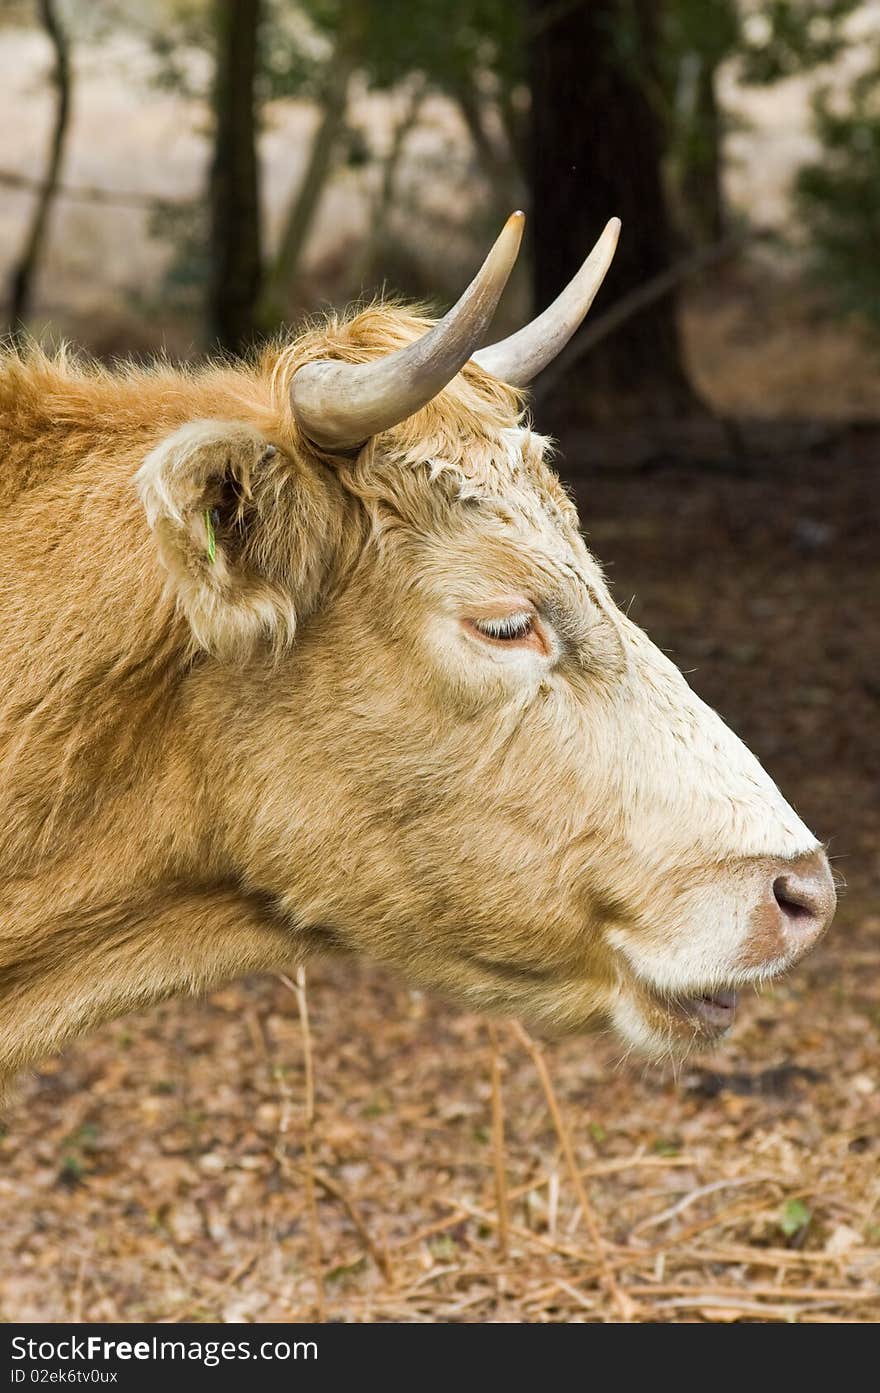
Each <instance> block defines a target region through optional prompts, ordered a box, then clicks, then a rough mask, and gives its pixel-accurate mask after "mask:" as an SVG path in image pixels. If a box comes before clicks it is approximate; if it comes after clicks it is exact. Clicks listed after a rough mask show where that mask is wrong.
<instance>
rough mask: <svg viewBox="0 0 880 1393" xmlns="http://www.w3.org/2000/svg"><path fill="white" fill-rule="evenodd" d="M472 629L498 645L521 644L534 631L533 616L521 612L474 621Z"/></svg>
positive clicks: (524, 611)
mask: <svg viewBox="0 0 880 1393" xmlns="http://www.w3.org/2000/svg"><path fill="white" fill-rule="evenodd" d="M473 625H474V628H475V629H476V630H477V632H478V633H480V634H482V635H483V637H484V638H491V639H495V640H496V641H497V642H499V643H521V642H522V640H523V639H525V638H528V637H529V635H530V634H531V633H532V631H533V629H534V616H533V615H531V614H529V613H528V612H527V611H526V610H523V611H522V612H521V613H519V614H504V615H500V616H498V617H496V618H493V619H475V620H474V621H473Z"/></svg>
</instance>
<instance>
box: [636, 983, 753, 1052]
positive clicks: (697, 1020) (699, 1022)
mask: <svg viewBox="0 0 880 1393" xmlns="http://www.w3.org/2000/svg"><path fill="white" fill-rule="evenodd" d="M736 1004H737V994H736V992H735V990H734V989H733V988H732V987H719V988H715V987H712V988H709V989H707V990H706V991H702V992H701V991H695V992H681V993H679V994H677V995H675V994H672V993H670V992H661V991H658V990H657V989H656V988H654V987H647V988H646V986H645V984H644V983H642V1006H643V1009H644V1010H645V1011H646V1016H647V1020H648V1022H649V1023H650V1024H651V1025H653V1026H654V1028H655V1029H658V1028H659V1029H660V1030H661V1031H663V1032H664V1034H666V1033H667V1032H669V1031H670V1030H671V1031H672V1033H673V1035H674V1036H678V1037H679V1039H680V1041H681V1043H682V1044H683V1045H688V1046H691V1047H693V1046H694V1045H699V1044H700V1043H702V1044H704V1045H712V1044H714V1043H716V1042H717V1041H718V1040H720V1039H721V1037H722V1036H723V1035H726V1034H727V1032H728V1030H730V1027H731V1026H732V1025H733V1022H734V1018H735V1016H736Z"/></svg>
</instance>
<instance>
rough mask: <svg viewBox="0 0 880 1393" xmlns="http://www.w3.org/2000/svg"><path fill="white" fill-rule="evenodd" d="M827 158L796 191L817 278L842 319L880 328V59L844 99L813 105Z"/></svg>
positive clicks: (801, 177) (804, 174)
mask: <svg viewBox="0 0 880 1393" xmlns="http://www.w3.org/2000/svg"><path fill="white" fill-rule="evenodd" d="M813 121H814V128H815V131H816V134H817V136H818V137H819V140H820V141H821V143H822V157H821V159H820V160H817V161H815V162H814V163H812V164H808V165H805V166H804V167H803V168H802V169H801V170H800V172H799V174H798V177H797V181H796V184H795V197H796V200H797V206H798V209H799V212H800V214H801V220H802V223H803V225H804V227H805V229H806V231H807V233H808V234H809V237H810V244H811V251H812V262H813V269H814V272H815V274H816V276H817V278H819V279H820V280H821V282H822V283H823V285H825V286H826V287H827V288H828V289H829V290H830V291H831V293H832V295H833V296H834V298H835V299H836V301H837V303H838V304H839V305H840V307H841V309H842V310H843V311H844V312H855V313H858V314H859V315H861V316H863V317H864V318H866V319H867V320H868V321H870V322H871V323H872V324H873V325H875V326H876V327H877V328H880V55H878V57H877V60H876V61H875V63H874V64H873V65H872V66H871V68H870V69H868V70H867V71H866V72H863V73H861V74H860V76H859V77H858V78H856V80H855V81H854V82H853V83H852V85H851V87H850V89H849V92H848V93H847V95H846V98H845V100H843V101H841V100H840V98H839V97H835V96H834V95H833V94H832V93H831V91H830V90H829V89H827V88H823V89H821V90H820V91H819V92H818V94H817V95H816V97H815V99H814V102H813Z"/></svg>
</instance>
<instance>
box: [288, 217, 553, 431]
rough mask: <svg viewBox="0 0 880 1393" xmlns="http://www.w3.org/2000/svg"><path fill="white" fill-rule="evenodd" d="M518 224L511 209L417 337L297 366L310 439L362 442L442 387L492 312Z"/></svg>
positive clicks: (301, 415)
mask: <svg viewBox="0 0 880 1393" xmlns="http://www.w3.org/2000/svg"><path fill="white" fill-rule="evenodd" d="M524 223H525V217H524V215H523V214H522V213H511V215H510V217H509V218H508V219H507V222H506V223H505V224H504V227H503V229H502V231H501V235H500V236H499V238H498V240H497V241H496V242H495V245H494V246H493V248H492V250H491V251H490V252H489V255H488V256H487V257H486V260H485V261H484V262H483V264H482V266H481V267H480V269H479V271H478V272H477V274H476V276H475V277H474V279H473V280H472V281H471V283H470V285H469V286H468V288H467V290H466V291H465V292H464V294H463V295H462V297H461V299H460V300H459V301H458V302H457V304H455V305H453V307H452V309H451V310H450V311H449V313H448V314H446V315H445V316H444V317H443V319H441V320H440V321H439V323H437V324H435V325H434V327H433V328H432V329H429V330H428V332H427V333H426V334H423V335H422V337H421V338H420V339H417V340H416V342H415V343H412V344H408V345H407V347H406V348H399V349H397V351H396V352H394V353H389V354H387V355H386V357H384V358H379V359H377V360H376V361H375V362H372V363H340V362H335V361H333V360H330V359H321V360H320V361H318V362H314V363H305V364H304V365H303V367H301V368H300V369H299V371H298V372H297V373H296V375H295V376H294V379H293V383H292V385H291V388H290V400H291V405H292V407H293V414H294V416H295V417H296V419H297V420H298V421H299V423H300V425H301V426H302V428H303V430H304V431H305V433H306V435H307V436H308V437H309V439H310V440H313V441H314V442H315V444H316V445H320V446H322V447H323V448H324V449H327V450H347V449H351V448H353V447H354V446H356V445H362V444H363V443H364V441H365V440H368V439H369V438H370V436H371V435H376V434H377V433H378V432H379V431H382V430H388V429H389V427H391V426H396V425H397V423H398V421H402V420H404V419H405V417H407V416H411V415H412V414H413V412H414V411H418V410H419V408H420V407H422V406H424V405H425V403H426V402H429V401H430V400H431V398H432V397H435V396H436V395H437V393H438V392H440V391H442V390H443V388H444V387H445V386H446V384H447V382H450V381H451V380H452V378H453V377H454V376H455V374H456V373H457V372H458V370H459V368H461V367H463V366H464V364H465V363H466V362H467V361H468V359H469V358H470V356H471V354H472V352H473V349H474V345H475V344H477V343H479V341H480V339H481V337H482V335H483V334H484V332H485V330H486V327H487V325H488V324H489V321H490V320H491V318H492V315H493V314H494V313H495V306H496V305H497V304H498V301H499V300H500V298H501V292H502V291H503V289H504V287H505V285H506V284H507V278H508V276H509V275H510V273H511V271H512V270H513V263H514V262H515V261H516V254H517V252H518V251H519V244H520V241H521V240H522V233H523V225H524Z"/></svg>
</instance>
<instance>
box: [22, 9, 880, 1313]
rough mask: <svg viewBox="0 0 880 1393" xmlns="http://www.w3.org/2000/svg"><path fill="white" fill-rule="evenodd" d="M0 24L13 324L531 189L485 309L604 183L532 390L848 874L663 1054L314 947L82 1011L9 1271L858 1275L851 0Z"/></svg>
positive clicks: (228, 1301) (544, 425) (681, 656)
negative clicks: (566, 341) (291, 961)
mask: <svg viewBox="0 0 880 1393" xmlns="http://www.w3.org/2000/svg"><path fill="white" fill-rule="evenodd" d="M0 25H2V27H0V249H2V260H0V315H2V316H3V318H4V319H5V327H6V329H7V331H8V332H9V333H10V334H11V335H12V336H14V337H19V338H21V337H23V336H24V335H25V334H32V335H35V336H36V337H38V338H41V339H43V340H46V341H49V342H52V341H54V342H58V341H60V340H62V339H65V338H70V339H71V340H73V341H74V342H75V343H76V344H78V345H81V346H82V347H83V348H85V349H86V350H88V351H90V352H92V353H93V354H96V355H98V356H99V357H101V358H105V359H112V358H113V357H115V356H126V355H135V356H137V357H144V356H149V355H150V354H152V353H154V352H157V351H161V352H165V353H167V354H169V355H170V356H171V357H172V358H174V359H176V360H180V361H187V360H192V359H194V358H197V357H199V356H200V355H203V354H205V353H209V352H214V351H217V350H222V351H232V352H235V351H238V350H240V349H246V348H247V347H248V346H249V345H250V344H251V343H252V342H255V341H258V340H260V339H261V338H263V337H264V336H265V335H267V334H271V333H275V332H278V331H282V332H283V331H286V330H288V329H289V331H292V329H290V326H295V323H296V321H297V319H298V318H299V317H300V316H302V315H303V314H310V313H314V312H318V311H320V310H321V308H322V306H324V305H326V304H328V303H331V304H335V305H341V304H344V303H346V302H348V301H350V300H352V299H356V298H359V297H362V296H372V295H374V294H377V293H383V292H385V291H387V292H389V293H395V294H398V293H400V294H404V295H407V296H412V297H416V298H418V299H420V300H423V301H427V302H429V303H430V304H431V305H433V306H435V307H436V308H437V309H438V310H439V309H442V308H443V307H444V306H445V305H447V304H448V303H450V302H451V301H452V300H453V299H454V298H455V297H456V296H457V294H458V293H459V292H460V290H461V289H462V287H463V286H464V284H465V283H466V282H467V280H468V279H469V278H470V276H471V274H472V273H473V271H474V269H475V268H476V266H477V265H478V263H479V261H480V259H481V257H482V255H483V253H484V251H485V249H486V247H487V246H488V244H489V242H490V241H491V239H492V238H493V237H494V235H495V233H496V232H497V230H498V228H499V226H500V224H501V222H502V221H503V219H504V217H505V216H506V215H507V213H508V212H509V211H510V210H511V209H513V208H515V207H520V206H521V207H524V208H525V209H526V210H527V212H528V214H529V224H528V229H529V230H528V237H527V243H526V246H525V248H524V253H523V256H522V264H521V266H520V267H518V268H517V271H516V273H515V276H514V280H513V282H512V284H511V286H510V288H509V289H508V291H507V293H506V296H505V300H504V301H503V302H502V306H501V309H500V312H499V316H498V320H497V321H496V326H495V329H494V330H493V336H498V335H499V334H500V333H501V332H507V331H509V330H511V329H513V328H515V327H518V326H519V325H520V324H521V323H522V322H524V320H525V319H526V318H527V317H528V315H529V314H531V313H532V312H533V311H534V310H539V309H542V308H543V307H544V306H545V305H546V304H547V303H548V301H549V300H550V299H551V298H552V296H553V295H554V294H555V293H556V292H557V291H558V290H559V289H560V288H561V286H562V285H563V284H564V283H565V281H566V280H567V279H568V278H569V277H570V276H571V275H572V274H573V273H574V271H575V270H576V268H577V266H578V265H579V263H580V261H581V259H582V258H583V256H584V254H585V252H586V251H587V250H588V248H589V247H590V246H591V245H592V243H593V242H594V240H595V238H596V236H597V235H598V233H599V231H600V230H601V228H602V226H603V225H604V223H605V221H606V219H607V218H608V217H609V216H611V215H612V214H617V215H619V216H621V217H622V219H623V234H622V238H621V244H620V250H619V252H618V256H617V259H616V260H615V263H614V265H613V267H612V270H611V273H610V274H609V277H608V279H607V282H606V284H605V286H604V287H603V289H602V291H601V292H600V295H599V297H598V298H597V301H596V304H595V306H594V308H593V311H592V313H591V315H590V317H589V318H588V320H587V323H586V325H585V326H584V328H583V329H582V331H581V332H580V333H579V334H578V335H577V336H576V337H575V339H574V340H573V342H572V344H571V345H570V346H569V348H568V350H566V352H565V353H564V354H563V355H562V357H561V358H560V359H559V360H558V362H557V363H556V364H555V365H554V366H553V367H552V368H550V369H548V370H547V372H546V373H545V375H544V377H543V378H542V379H541V380H540V382H539V383H537V384H536V389H535V397H534V411H535V416H536V419H537V423H538V426H539V427H540V428H541V429H543V430H551V431H552V432H554V433H555V434H556V435H557V436H558V437H559V438H560V441H561V444H562V446H563V456H562V459H561V463H560V468H561V471H562V472H563V474H564V475H565V477H566V479H567V480H568V482H569V484H570V485H571V487H572V489H573V491H574V492H575V494H576V496H577V498H578V502H579V505H580V508H581V515H582V518H583V521H584V525H585V527H586V529H587V531H588V534H589V539H590V542H591V545H592V546H593V547H594V549H595V550H596V552H597V553H598V555H599V556H600V558H601V559H602V560H603V561H604V562H605V563H606V565H607V566H608V568H609V574H610V577H611V580H612V582H613V584H614V587H615V592H616V594H617V596H618V599H619V600H620V601H621V603H627V602H629V601H630V597H632V608H631V613H632V614H633V616H634V617H635V618H636V619H637V620H638V621H639V622H640V623H643V624H644V625H645V626H646V627H647V628H648V629H649V631H650V632H651V634H652V636H653V637H654V638H655V640H656V641H657V642H658V643H660V644H661V645H662V646H663V647H665V648H667V649H668V650H669V651H670V652H671V653H672V654H673V656H674V658H675V660H676V661H677V662H678V663H679V665H680V666H681V667H682V668H683V669H684V670H685V671H687V672H688V674H689V678H690V680H691V682H692V683H693V685H694V686H695V687H696V688H697V690H698V691H700V693H701V694H702V695H703V696H705V697H706V699H707V700H708V701H710V703H711V704H712V705H714V706H716V707H717V708H718V709H719V710H720V711H721V712H722V714H723V715H724V716H725V718H727V719H729V720H730V722H731V723H732V724H733V725H734V727H735V728H736V729H737V730H738V731H739V732H740V733H741V734H742V735H743V736H744V738H745V739H746V740H747V741H748V742H749V744H750V745H751V746H752V748H754V749H755V750H756V752H757V753H758V754H759V756H760V757H761V758H762V760H763V761H764V762H765V763H766V764H767V765H768V767H769V768H770V770H771V772H772V773H773V774H774V776H775V777H777V778H778V779H779V781H780V783H781V784H782V787H783V788H784V790H785V792H786V793H787V795H789V796H790V797H791V799H792V801H793V802H794V803H795V805H796V807H797V808H798V810H799V811H800V812H801V813H802V814H803V816H804V817H805V819H806V820H807V821H808V822H809V823H810V824H811V825H812V826H813V827H814V828H815V830H816V831H817V833H818V834H819V835H820V836H822V837H824V838H828V839H829V840H830V847H831V854H832V856H833V857H834V863H835V866H836V868H837V870H838V872H839V873H840V874H841V876H842V877H844V878H845V879H846V881H847V889H846V891H845V894H844V895H843V897H842V901H841V907H840V911H839V914H838V919H837V921H836V924H835V926H834V929H833V930H832V933H831V935H830V936H829V938H828V940H827V942H826V944H825V945H823V946H822V948H821V949H820V950H819V951H818V952H817V953H816V954H815V955H813V957H812V958H811V959H810V960H809V962H808V963H807V964H806V965H805V967H804V968H802V969H801V970H799V971H798V972H797V973H796V974H795V975H794V976H793V977H792V978H791V979H790V980H788V981H785V982H783V983H779V984H777V985H776V986H775V987H774V988H773V989H772V990H770V991H768V992H766V993H765V994H764V995H763V996H762V997H761V998H760V999H759V1000H756V1001H754V1002H751V1003H748V1002H747V1003H745V1004H744V1006H743V1008H742V1012H741V1017H742V1018H741V1021H740V1022H739V1024H738V1026H737V1028H736V1031H735V1033H734V1038H733V1040H732V1042H731V1043H730V1045H729V1046H727V1047H726V1048H725V1049H724V1051H723V1052H720V1053H719V1055H718V1056H716V1057H715V1058H714V1059H711V1060H696V1061H692V1062H691V1063H689V1064H688V1065H687V1066H686V1067H685V1068H684V1069H683V1070H682V1071H681V1072H680V1073H679V1074H678V1075H677V1076H675V1075H668V1074H666V1073H663V1072H661V1071H658V1070H657V1069H652V1070H650V1071H647V1072H646V1073H644V1074H643V1073H642V1072H641V1071H640V1069H639V1068H638V1067H637V1066H634V1065H633V1064H632V1063H627V1064H623V1065H621V1064H620V1061H619V1050H616V1049H615V1047H614V1045H613V1044H612V1043H609V1042H608V1041H607V1040H599V1041H596V1040H576V1041H569V1042H565V1043H556V1044H553V1043H548V1044H546V1045H545V1046H542V1047H541V1046H534V1045H533V1044H532V1042H530V1041H529V1040H528V1038H527V1037H524V1036H522V1034H517V1032H516V1030H515V1029H511V1027H508V1026H504V1025H499V1026H498V1027H497V1030H496V1032H495V1034H494V1036H492V1035H490V1033H488V1031H487V1027H486V1024H485V1022H482V1021H480V1020H477V1019H475V1018H473V1017H468V1016H462V1015H460V1014H457V1013H455V1012H453V1011H451V1010H450V1009H449V1008H448V1007H446V1006H444V1005H443V1004H442V1003H437V1002H433V1001H429V1000H425V999H424V998H423V997H421V995H420V994H418V993H413V992H410V991H409V990H408V989H407V988H406V987H405V986H403V985H401V984H400V983H399V982H397V981H394V980H392V979H390V978H389V977H388V976H386V975H385V974H384V973H381V972H379V971H377V970H374V969H372V968H370V967H369V966H366V965H361V964H346V963H337V962H333V963H318V964H315V965H314V967H312V968H310V970H309V1005H310V1019H309V1021H306V1020H305V1018H304V1017H303V1015H302V1012H301V1010H298V1006H299V1007H300V1008H301V1007H302V1005H303V999H302V989H301V987H299V986H298V985H297V983H295V982H291V981H290V980H288V979H283V980H282V979H279V980H277V981H276V980H272V981H257V982H248V983H244V984H237V985H235V986H232V987H230V988H229V989H228V990H226V991H223V992H218V993H215V994H214V995H213V996H212V997H211V998H210V999H209V1001H208V1002H205V1003H192V1002H190V1003H172V1004H171V1005H169V1006H166V1007H163V1008H161V1010H159V1011H158V1012H153V1013H152V1014H151V1015H150V1016H148V1017H144V1018H138V1019H132V1020H130V1021H124V1022H121V1023H119V1024H118V1025H114V1026H112V1027H108V1028H106V1029H105V1030H103V1031H102V1032H100V1033H99V1034H98V1035H97V1036H96V1037H94V1038H93V1039H92V1040H90V1041H86V1042H84V1043H82V1044H80V1045H79V1046H78V1047H77V1048H76V1049H75V1050H72V1051H71V1052H70V1053H69V1054H68V1055H67V1056H65V1057H63V1058H56V1059H51V1060H47V1061H45V1063H44V1065H43V1066H42V1067H41V1068H40V1069H39V1070H38V1071H36V1072H35V1073H34V1074H33V1075H32V1076H31V1077H30V1078H29V1079H28V1080H27V1081H26V1082H25V1085H24V1087H23V1090H22V1099H21V1102H20V1104H19V1105H18V1106H17V1107H15V1108H13V1109H12V1110H11V1112H10V1115H9V1117H8V1119H7V1124H6V1131H5V1132H4V1133H3V1134H2V1135H0V1206H2V1207H3V1219H2V1223H0V1250H2V1258H3V1261H2V1262H0V1317H2V1318H4V1319H12V1320H15V1319H24V1320H35V1319H55V1320H111V1321H118V1320H130V1319H147V1320H156V1319H165V1320H181V1319H224V1320H230V1321H236V1320H260V1319H297V1318H309V1317H311V1316H313V1315H314V1314H316V1313H317V1314H318V1315H328V1316H330V1317H332V1318H335V1319H351V1320H384V1319H392V1320H550V1321H553V1320H600V1319H615V1318H620V1317H621V1315H629V1316H632V1317H633V1318H635V1319H652V1320H673V1321H682V1320H685V1321H688V1320H709V1321H715V1320H721V1321H735V1320H786V1321H792V1320H794V1321H810V1322H819V1321H842V1320H853V1321H876V1319H877V1314H878V1309H880V1306H878V1301H880V1287H878V1282H880V1167H878V1155H880V1076H878V1064H877V1061H878V1044H880V983H878V973H877V968H878V964H880V907H878V890H880V835H878V834H880V807H878V790H880V739H878V714H880V626H878V611H880V606H878V595H880V552H878V545H877V540H878V528H877V523H878V495H880V471H878V456H880V394H878V375H880V374H878V369H880V0H763V3H762V0H443V2H442V3H440V0H5V2H4V3H2V4H0ZM536 1050H537V1051H538V1052H537V1054H536V1053H535V1051H536ZM313 1064H314V1071H313V1070H312V1065H313ZM313 1072H314V1078H313ZM312 1078H313V1081H312V1082H310V1080H312ZM551 1080H552V1083H551ZM548 1087H549V1088H551V1089H555V1094H553V1096H552V1097H550V1096H548V1092H547V1090H548ZM502 1105H503V1110H504V1111H505V1113H506V1124H505V1125H504V1126H503V1127H502V1125H501V1111H502Z"/></svg>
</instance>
